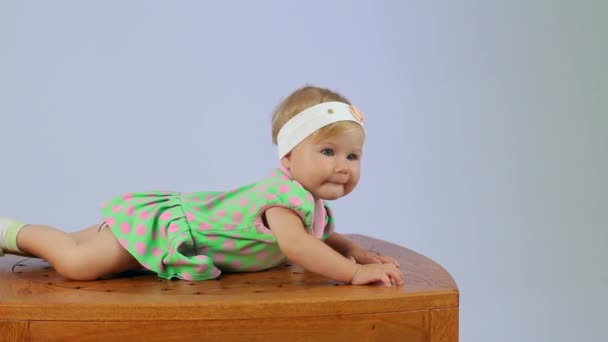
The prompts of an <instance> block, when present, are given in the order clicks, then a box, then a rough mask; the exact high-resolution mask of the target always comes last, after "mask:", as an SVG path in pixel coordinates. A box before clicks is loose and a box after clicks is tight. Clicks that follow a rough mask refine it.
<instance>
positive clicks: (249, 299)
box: [0, 235, 458, 322]
mask: <svg viewBox="0 0 608 342" xmlns="http://www.w3.org/2000/svg"><path fill="white" fill-rule="evenodd" d="M347 236H348V237H349V238H351V239H353V240H355V241H357V242H358V243H359V244H361V245H362V246H364V247H366V248H368V249H370V250H372V251H376V252H380V253H383V254H387V255H391V256H393V257H394V258H395V259H396V260H398V262H399V263H400V265H401V266H400V267H401V269H402V270H403V272H404V275H405V281H406V283H405V285H403V286H399V287H392V288H386V287H383V286H381V285H377V286H376V285H364V286H352V285H346V284H342V283H337V282H334V281H331V280H328V279H326V278H323V277H321V276H318V275H316V274H313V273H310V272H307V271H304V270H303V269H302V268H300V267H298V266H295V265H291V264H285V265H282V266H279V267H276V268H274V269H271V270H268V271H264V272H256V273H236V274H223V275H222V276H221V277H220V278H219V279H218V280H208V281H198V282H196V281H184V280H165V279H159V278H158V277H156V276H155V275H154V274H151V273H147V272H130V273H124V274H120V275H116V276H113V277H107V278H104V279H100V280H96V281H86V282H79V281H69V280H66V279H64V278H62V277H61V276H59V275H58V274H57V273H56V272H55V271H54V270H53V269H52V268H51V267H50V266H49V265H48V264H47V263H46V262H44V261H43V260H40V259H36V258H23V257H18V256H11V255H5V256H3V257H0V321H3V320H4V321H28V322H31V321H70V322H78V321H123V322H124V321H163V320H171V321H176V320H191V321H193V320H197V321H201V320H202V321H208V320H222V319H230V320H234V319H249V320H250V319H265V318H276V317H291V318H294V317H311V316H317V317H319V316H336V315H357V314H370V313H387V312H406V311H422V310H433V309H445V308H455V309H456V310H457V308H458V288H457V286H456V283H455V282H454V280H453V279H452V277H451V276H450V275H449V273H448V272H446V270H444V269H443V268H442V267H441V266H440V265H439V264H437V263H435V262H433V261H432V260H430V259H429V258H427V257H425V256H423V255H421V254H418V253H416V252H414V251H411V250H409V249H407V248H404V247H401V246H398V245H395V244H392V243H388V242H385V241H381V240H378V239H374V238H371V237H367V236H364V235H347ZM456 312H457V311H456Z"/></svg>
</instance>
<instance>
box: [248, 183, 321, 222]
mask: <svg viewBox="0 0 608 342" xmlns="http://www.w3.org/2000/svg"><path fill="white" fill-rule="evenodd" d="M258 200H259V203H260V204H261V205H260V207H259V211H258V214H257V215H256V218H255V220H254V225H255V227H256V229H257V230H258V231H259V232H265V233H270V229H269V228H268V227H267V226H266V224H265V223H264V220H263V219H262V217H263V215H264V213H265V212H266V210H268V209H269V208H272V207H284V208H288V209H291V210H293V211H294V212H295V213H296V214H297V215H298V216H299V217H300V219H301V220H302V222H303V224H304V227H306V230H307V231H308V232H311V231H312V221H313V218H312V215H313V211H314V201H313V197H312V195H311V194H310V193H309V192H308V191H306V189H304V188H303V187H302V185H300V184H299V183H297V182H295V181H292V180H277V181H275V182H272V183H270V184H268V185H266V186H264V187H263V191H259V194H258Z"/></svg>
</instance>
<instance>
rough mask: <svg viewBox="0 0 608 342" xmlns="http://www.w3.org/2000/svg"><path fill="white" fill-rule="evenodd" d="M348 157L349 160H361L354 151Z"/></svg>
mask: <svg viewBox="0 0 608 342" xmlns="http://www.w3.org/2000/svg"><path fill="white" fill-rule="evenodd" d="M346 159H348V160H359V156H358V155H356V154H354V153H351V154H349V155H348V156H346Z"/></svg>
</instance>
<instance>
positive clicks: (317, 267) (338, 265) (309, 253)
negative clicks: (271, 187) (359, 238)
mask: <svg viewBox="0 0 608 342" xmlns="http://www.w3.org/2000/svg"><path fill="white" fill-rule="evenodd" d="M266 219H267V221H268V225H269V227H270V229H271V230H272V231H273V233H274V235H275V237H276V239H277V242H278V244H279V247H280V248H281V251H282V252H283V254H285V256H286V257H287V258H288V259H289V260H291V261H293V262H294V263H296V264H298V265H300V266H302V267H304V268H305V269H307V270H309V271H311V272H315V273H318V274H321V275H323V276H325V277H328V278H331V279H334V280H338V281H342V282H347V283H349V282H350V283H352V284H370V283H375V282H378V281H381V282H383V283H384V285H386V286H389V287H390V286H391V281H394V282H395V283H396V284H399V285H400V284H403V274H402V273H401V271H399V269H398V268H397V267H396V266H395V265H393V264H368V265H359V264H356V263H353V262H352V261H350V260H349V259H347V258H346V257H344V256H343V255H341V254H340V253H338V252H337V251H336V250H334V249H333V248H331V247H330V246H328V245H327V244H325V243H324V242H323V241H320V240H318V239H317V238H315V237H314V236H312V235H310V234H308V233H307V232H306V229H305V228H304V225H303V223H302V221H301V220H300V218H299V217H298V216H297V215H296V214H295V213H294V212H293V211H292V210H290V209H287V208H282V207H273V208H270V209H268V210H267V211H266Z"/></svg>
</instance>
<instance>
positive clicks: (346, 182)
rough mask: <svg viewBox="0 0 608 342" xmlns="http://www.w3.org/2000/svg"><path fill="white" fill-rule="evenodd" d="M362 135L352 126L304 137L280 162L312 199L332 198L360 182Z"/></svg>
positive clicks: (344, 192) (340, 195)
mask: <svg viewBox="0 0 608 342" xmlns="http://www.w3.org/2000/svg"><path fill="white" fill-rule="evenodd" d="M364 141H365V135H364V133H363V130H362V129H354V130H349V131H345V132H343V133H340V134H339V135H335V136H332V137H329V138H324V139H320V140H315V139H313V138H311V137H308V138H306V139H305V140H304V141H302V142H301V143H300V144H298V146H296V147H295V148H294V149H293V150H292V151H291V152H290V153H289V154H288V155H287V156H286V157H284V158H283V159H282V160H281V162H282V163H283V165H284V166H285V167H286V168H287V169H288V170H289V171H290V173H291V176H292V177H293V178H294V179H295V180H296V181H298V182H299V183H300V184H302V186H303V187H304V188H305V189H306V190H308V191H309V192H310V193H312V195H313V196H314V197H315V199H318V198H321V199H325V200H334V199H337V198H340V197H342V196H345V195H347V194H349V193H350V192H351V191H353V189H354V188H355V186H357V183H358V182H359V175H360V170H361V156H362V152H363V142H364Z"/></svg>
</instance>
